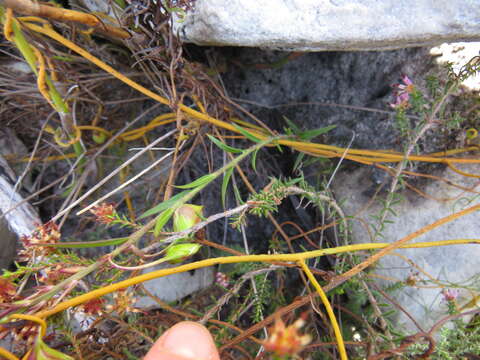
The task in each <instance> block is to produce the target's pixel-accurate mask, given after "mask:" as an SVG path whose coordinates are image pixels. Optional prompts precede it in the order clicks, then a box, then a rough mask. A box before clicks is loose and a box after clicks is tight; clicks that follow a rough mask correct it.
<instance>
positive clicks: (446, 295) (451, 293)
mask: <svg viewBox="0 0 480 360" xmlns="http://www.w3.org/2000/svg"><path fill="white" fill-rule="evenodd" d="M442 295H443V300H445V301H454V300H456V299H457V297H458V290H457V289H443V290H442Z"/></svg>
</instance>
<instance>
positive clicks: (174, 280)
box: [135, 265, 213, 309]
mask: <svg viewBox="0 0 480 360" xmlns="http://www.w3.org/2000/svg"><path fill="white" fill-rule="evenodd" d="M167 267H174V265H161V266H155V267H153V268H150V269H147V270H144V273H148V272H151V271H155V270H159V269H164V268H167ZM212 283H213V268H212V267H208V268H201V269H197V270H195V271H193V272H190V271H189V272H184V273H179V274H173V275H170V276H166V277H161V278H157V279H153V280H150V281H147V282H145V283H143V286H144V287H145V289H147V291H149V292H150V293H152V294H153V295H155V296H157V297H158V298H159V299H160V300H162V301H166V302H171V301H176V300H180V299H182V298H184V297H185V296H187V295H190V294H192V293H194V292H196V291H199V290H202V289H204V288H206V287H208V286H210V285H211V284H212ZM135 307H138V308H142V309H145V308H151V307H158V304H157V303H156V302H155V300H153V299H152V298H151V297H149V296H143V297H140V298H139V299H138V301H137V302H136V303H135Z"/></svg>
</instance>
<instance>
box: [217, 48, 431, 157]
mask: <svg viewBox="0 0 480 360" xmlns="http://www.w3.org/2000/svg"><path fill="white" fill-rule="evenodd" d="M221 52H222V53H224V54H225V57H226V58H227V59H226V62H227V64H228V71H227V72H226V73H225V74H224V75H223V83H224V84H225V87H226V88H227V94H228V95H229V96H230V97H232V98H233V99H234V100H238V101H239V103H240V104H241V105H242V106H244V107H245V108H246V109H247V110H249V111H251V112H253V113H254V114H255V115H256V116H257V117H258V118H259V119H261V120H262V121H264V122H265V123H266V124H268V126H269V127H271V128H272V129H273V130H277V131H279V132H281V133H283V132H284V127H286V126H288V125H287V123H286V122H285V120H284V119H283V117H284V116H286V117H287V118H289V119H290V120H291V121H293V122H294V123H295V124H297V126H299V127H301V128H303V129H316V128H319V127H324V126H328V125H336V128H335V129H334V130H332V131H330V132H329V133H328V134H327V136H326V138H325V137H324V138H319V139H316V141H318V142H325V143H328V144H329V145H337V146H347V145H348V143H349V142H350V140H351V139H352V137H353V136H354V134H355V136H354V142H353V144H352V147H354V148H367V149H392V148H393V149H397V150H401V147H398V145H399V144H400V143H401V139H400V136H399V132H398V131H397V127H396V122H395V112H394V111H393V109H391V108H390V106H389V103H391V102H393V99H394V97H393V95H392V84H394V83H398V81H399V78H400V77H401V75H402V74H406V75H408V76H409V77H410V78H411V79H413V81H414V82H415V84H417V83H418V82H419V81H421V80H422V79H423V78H424V75H425V73H426V72H427V71H429V70H431V69H432V67H433V66H434V64H433V63H434V61H433V58H432V56H431V55H430V54H429V49H427V48H410V49H402V50H391V51H382V52H323V53H306V54H303V55H302V56H300V57H297V58H294V59H291V60H290V61H288V62H286V63H284V64H283V66H276V65H270V64H276V63H278V62H279V60H281V59H284V58H285V57H286V56H288V53H284V52H275V51H261V50H259V49H250V48H228V49H227V48H225V49H222V50H221ZM264 65H265V66H264ZM372 129H375V131H372ZM425 143H426V145H427V146H429V147H430V148H428V149H425V151H435V150H436V148H435V145H436V144H435V142H434V141H428V142H425Z"/></svg>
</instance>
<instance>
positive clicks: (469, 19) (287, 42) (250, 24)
mask: <svg viewBox="0 0 480 360" xmlns="http://www.w3.org/2000/svg"><path fill="white" fill-rule="evenodd" d="M194 5H195V9H194V10H192V11H188V13H187V17H186V20H185V21H184V22H180V21H177V22H176V23H175V27H176V30H177V31H178V33H179V35H180V37H181V38H182V39H183V40H184V41H186V42H193V43H195V44H198V45H221V46H224V45H233V46H253V47H262V48H270V49H282V50H296V51H324V50H380V49H383V50H385V49H398V48H404V47H410V46H422V45H432V44H440V43H442V42H450V41H471V40H475V39H479V38H480V1H479V0H455V1H452V0H405V1H395V0H382V1H378V0H329V1H318V0H263V1H256V0H196V1H195V2H194Z"/></svg>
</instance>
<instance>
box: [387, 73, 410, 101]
mask: <svg viewBox="0 0 480 360" xmlns="http://www.w3.org/2000/svg"><path fill="white" fill-rule="evenodd" d="M402 82H403V83H401V84H394V85H393V86H392V87H393V88H394V95H395V101H394V102H393V103H391V104H390V106H391V107H392V108H394V109H398V108H403V109H405V108H407V107H408V105H409V103H408V100H409V99H410V94H411V93H413V92H414V91H415V86H414V85H413V82H412V80H410V78H409V77H408V76H407V75H403V76H402Z"/></svg>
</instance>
